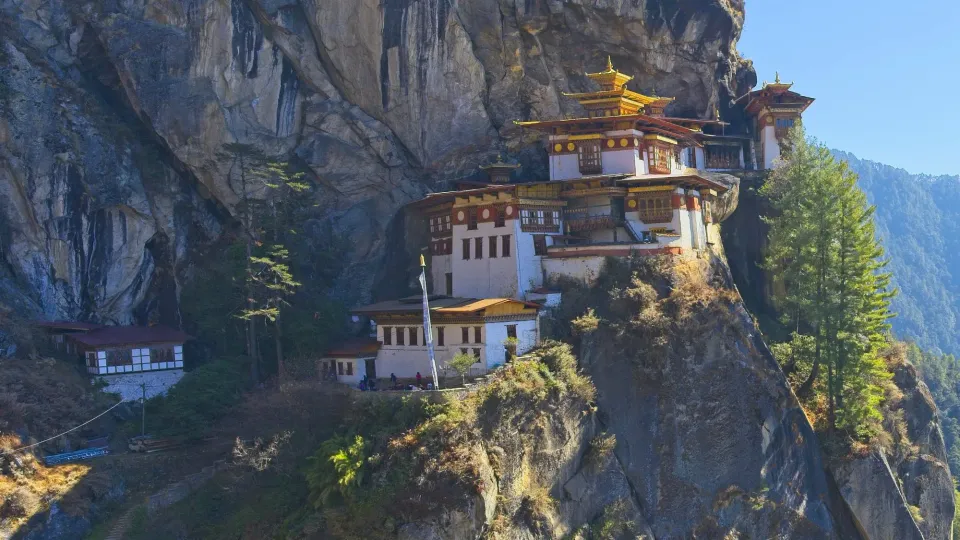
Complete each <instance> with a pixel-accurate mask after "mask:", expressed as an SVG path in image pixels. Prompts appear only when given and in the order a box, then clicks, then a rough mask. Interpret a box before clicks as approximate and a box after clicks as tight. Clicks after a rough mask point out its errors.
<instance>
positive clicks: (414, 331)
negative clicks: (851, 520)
mask: <svg viewBox="0 0 960 540" xmlns="http://www.w3.org/2000/svg"><path fill="white" fill-rule="evenodd" d="M407 332H408V333H409V334H410V345H411V346H415V345H416V344H417V327H415V326H414V327H412V328H407Z"/></svg>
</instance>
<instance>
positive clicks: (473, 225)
mask: <svg viewBox="0 0 960 540" xmlns="http://www.w3.org/2000/svg"><path fill="white" fill-rule="evenodd" d="M467 230H470V231H475V230H477V209H476V208H468V209H467Z"/></svg>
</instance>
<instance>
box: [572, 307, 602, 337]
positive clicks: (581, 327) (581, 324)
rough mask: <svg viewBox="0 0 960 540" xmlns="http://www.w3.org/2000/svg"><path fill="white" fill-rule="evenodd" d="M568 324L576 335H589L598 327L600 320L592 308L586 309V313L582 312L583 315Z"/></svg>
mask: <svg viewBox="0 0 960 540" xmlns="http://www.w3.org/2000/svg"><path fill="white" fill-rule="evenodd" d="M570 324H571V326H573V331H574V332H576V333H577V334H580V335H583V334H589V333H591V332H593V331H595V330H596V329H597V327H599V326H600V318H599V317H597V313H596V311H594V310H593V308H587V311H586V312H584V314H583V315H581V316H579V317H577V318H576V319H574V320H572V321H570Z"/></svg>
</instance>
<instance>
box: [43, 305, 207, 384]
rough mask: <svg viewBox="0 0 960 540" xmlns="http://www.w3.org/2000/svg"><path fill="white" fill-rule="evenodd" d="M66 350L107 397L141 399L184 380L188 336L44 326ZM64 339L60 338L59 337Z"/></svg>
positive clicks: (154, 329) (157, 329) (152, 329)
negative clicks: (80, 362) (107, 394)
mask: <svg viewBox="0 0 960 540" xmlns="http://www.w3.org/2000/svg"><path fill="white" fill-rule="evenodd" d="M40 326H42V327H44V328H46V329H47V330H48V332H50V334H51V336H52V337H53V338H54V342H64V343H65V347H64V348H65V350H67V351H69V352H70V353H71V354H78V355H80V357H81V358H82V359H83V362H84V365H85V366H86V370H87V373H89V374H90V375H91V376H93V377H94V378H95V379H96V380H100V381H102V382H104V383H106V385H107V386H106V388H104V391H105V392H112V393H117V394H120V396H121V397H122V398H123V399H125V400H136V399H140V398H141V397H143V395H144V392H145V393H146V397H147V398H148V399H149V398H151V397H154V396H157V395H160V394H165V393H166V392H167V390H169V389H170V388H171V387H172V386H173V385H175V384H176V383H177V382H179V381H180V379H181V378H182V377H183V362H184V358H183V344H184V343H185V342H186V341H187V340H189V339H191V338H190V336H189V335H187V334H185V333H184V332H181V331H179V330H175V329H173V328H170V327H167V326H161V325H157V326H99V325H92V324H78V323H57V322H46V323H40ZM58 336H59V337H58Z"/></svg>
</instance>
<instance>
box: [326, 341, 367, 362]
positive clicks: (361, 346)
mask: <svg viewBox="0 0 960 540" xmlns="http://www.w3.org/2000/svg"><path fill="white" fill-rule="evenodd" d="M379 350H380V342H379V341H377V340H375V339H373V338H358V339H351V340H347V341H345V342H343V343H341V344H340V345H339V346H337V347H334V348H333V349H330V350H329V351H327V353H326V354H325V355H324V356H328V357H333V358H359V357H362V356H376V354H377V351H379Z"/></svg>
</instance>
